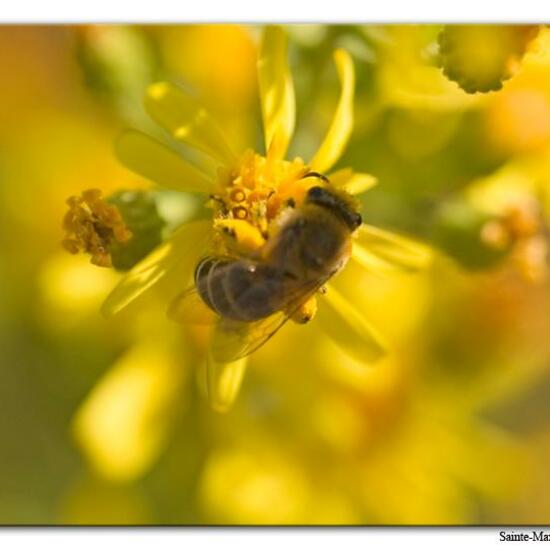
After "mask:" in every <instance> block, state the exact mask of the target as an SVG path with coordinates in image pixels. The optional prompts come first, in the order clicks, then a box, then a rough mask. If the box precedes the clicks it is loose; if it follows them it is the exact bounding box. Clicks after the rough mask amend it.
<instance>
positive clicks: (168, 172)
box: [115, 130, 213, 194]
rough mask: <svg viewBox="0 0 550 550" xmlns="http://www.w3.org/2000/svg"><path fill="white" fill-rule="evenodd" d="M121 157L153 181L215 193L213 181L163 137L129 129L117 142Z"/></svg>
mask: <svg viewBox="0 0 550 550" xmlns="http://www.w3.org/2000/svg"><path fill="white" fill-rule="evenodd" d="M115 152H116V155H117V157H118V159H119V160H120V161H121V162H122V163H123V164H124V165H125V166H126V167H127V168H129V169H130V170H132V171H133V172H136V173H137V174H139V175H140V176H143V177H144V178H147V179H150V180H152V181H153V182H155V183H157V184H159V185H162V186H163V187H167V188H168V189H175V190H176V191H188V192H191V193H208V194H209V193H211V191H212V186H213V184H212V181H211V180H210V179H209V178H208V177H207V176H206V175H205V174H203V173H202V172H200V171H199V170H198V169H197V168H195V167H194V166H192V165H191V164H190V163H188V162H187V161H186V160H185V159H184V158H183V157H182V156H180V155H179V154H178V153H176V152H175V151H172V150H171V149H169V148H168V147H166V146H165V145H163V144H162V143H160V141H157V140H156V139H153V138H152V137H150V136H148V135H146V134H143V133H141V132H138V131H136V130H127V131H125V132H123V133H122V134H121V135H120V136H119V137H118V138H117V140H116V142H115Z"/></svg>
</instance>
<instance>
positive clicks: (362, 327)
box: [316, 286, 386, 363]
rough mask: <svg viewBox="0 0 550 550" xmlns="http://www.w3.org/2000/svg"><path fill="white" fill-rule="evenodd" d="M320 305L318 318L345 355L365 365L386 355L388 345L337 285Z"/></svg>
mask: <svg viewBox="0 0 550 550" xmlns="http://www.w3.org/2000/svg"><path fill="white" fill-rule="evenodd" d="M319 302H320V303H319V311H318V312H317V317H316V318H317V319H319V322H320V324H321V327H322V328H323V329H324V330H325V332H326V333H327V335H328V336H330V337H331V338H332V339H333V340H334V341H335V342H336V343H337V344H338V345H339V346H340V347H341V348H342V350H343V351H344V352H346V353H348V354H349V355H350V356H352V357H353V358H354V359H357V360H359V361H362V362H366V363H370V362H372V361H376V360H377V359H379V358H380V357H382V356H383V355H384V353H385V350H386V345H385V344H384V340H383V339H382V337H381V336H380V334H378V331H377V330H376V329H375V328H374V327H372V326H371V325H370V323H368V322H367V320H366V319H365V318H364V316H363V314H362V313H361V312H360V311H359V310H357V309H356V308H355V307H354V306H353V304H352V303H351V302H349V301H348V300H347V299H346V298H344V296H342V294H340V293H339V292H338V291H337V290H336V289H335V288H334V286H331V287H330V288H329V289H328V291H327V293H326V294H324V295H322V297H321V300H320V301H319Z"/></svg>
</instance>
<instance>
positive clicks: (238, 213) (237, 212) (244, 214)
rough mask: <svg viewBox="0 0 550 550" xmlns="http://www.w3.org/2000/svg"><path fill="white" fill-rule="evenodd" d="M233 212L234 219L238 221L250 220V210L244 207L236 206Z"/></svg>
mask: <svg viewBox="0 0 550 550" xmlns="http://www.w3.org/2000/svg"><path fill="white" fill-rule="evenodd" d="M232 212H233V217H234V218H235V219H237V220H246V218H248V210H247V209H246V208H245V207H244V206H235V208H233V210H232Z"/></svg>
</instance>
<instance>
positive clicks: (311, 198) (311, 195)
mask: <svg viewBox="0 0 550 550" xmlns="http://www.w3.org/2000/svg"><path fill="white" fill-rule="evenodd" d="M346 199H347V197H344V196H341V195H340V194H338V193H337V192H334V191H331V190H330V189H327V188H325V187H320V186H315V187H311V188H310V189H309V191H308V192H307V196H306V203H309V204H317V205H318V206H322V207H323V208H326V209H328V210H330V211H331V212H332V213H333V214H335V215H336V216H337V217H338V218H340V219H341V220H342V221H343V222H344V223H345V224H346V225H347V226H348V227H349V229H350V231H355V230H356V229H357V228H358V227H359V226H360V225H361V224H362V223H363V219H362V218H361V214H359V213H358V212H357V210H356V208H355V207H354V205H353V204H352V201H351V200H346Z"/></svg>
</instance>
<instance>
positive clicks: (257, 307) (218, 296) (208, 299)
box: [195, 258, 283, 321]
mask: <svg viewBox="0 0 550 550" xmlns="http://www.w3.org/2000/svg"><path fill="white" fill-rule="evenodd" d="M282 284H283V281H282V278H281V276H280V274H279V273H278V272H275V271H274V270H273V268H271V267H270V266H267V265H261V264H255V263H253V262H249V261H244V260H243V261H240V260H231V259H215V258H205V259H203V260H201V261H200V262H199V264H198V265H197V269H196V270H195V285H196V287H197V290H198V292H199V294H200V296H201V298H202V299H203V300H204V302H205V303H206V305H208V307H210V309H212V310H213V311H215V312H216V313H217V314H218V315H220V316H222V317H227V318H229V319H234V320H237V321H256V320H259V319H263V318H264V317H268V316H269V315H271V314H272V313H275V312H276V311H278V310H279V309H281V303H280V299H278V298H279V297H280V296H281V295H282V293H281V285H282Z"/></svg>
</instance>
